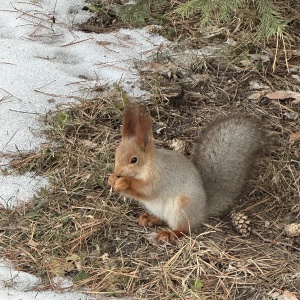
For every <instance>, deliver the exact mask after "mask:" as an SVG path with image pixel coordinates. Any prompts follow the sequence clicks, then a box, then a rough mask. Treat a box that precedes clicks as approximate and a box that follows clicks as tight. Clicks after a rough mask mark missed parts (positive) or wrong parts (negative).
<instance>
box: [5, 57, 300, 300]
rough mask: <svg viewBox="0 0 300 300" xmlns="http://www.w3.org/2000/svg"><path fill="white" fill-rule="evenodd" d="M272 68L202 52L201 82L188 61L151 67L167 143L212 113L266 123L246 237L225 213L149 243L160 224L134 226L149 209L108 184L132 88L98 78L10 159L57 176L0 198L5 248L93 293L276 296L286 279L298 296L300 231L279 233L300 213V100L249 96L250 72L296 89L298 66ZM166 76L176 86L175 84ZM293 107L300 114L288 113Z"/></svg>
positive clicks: (38, 270)
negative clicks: (11, 200)
mask: <svg viewBox="0 0 300 300" xmlns="http://www.w3.org/2000/svg"><path fill="white" fill-rule="evenodd" d="M158 63H160V64H162V65H163V64H164V61H158ZM196 63H198V62H196ZM284 64H285V62H284V61H283V62H282V65H283V66H284ZM270 68H271V64H269V65H268V66H263V68H260V69H259V68H254V67H253V68H251V69H249V68H248V69H245V68H243V69H241V68H237V67H234V66H232V67H228V66H227V67H226V68H223V67H222V64H220V63H218V62H216V61H215V60H212V61H205V67H204V68H200V69H197V72H198V73H197V72H196V73H195V68H194V66H193V67H191V69H190V70H189V72H190V73H193V72H192V70H194V75H195V74H196V75H197V74H198V75H199V74H201V75H205V76H206V77H205V78H206V80H204V81H203V80H201V81H199V82H198V83H197V84H195V83H193V84H191V83H187V82H186V81H185V80H183V79H182V78H186V77H182V76H181V75H182V74H181V73H180V72H178V73H176V74H173V75H172V76H171V78H167V77H166V76H164V75H159V74H158V73H157V72H154V73H152V74H150V73H149V72H147V73H144V74H143V76H144V79H145V80H144V86H145V88H146V89H151V91H152V97H151V100H150V101H149V103H148V107H149V110H150V111H151V114H152V116H153V118H154V120H155V122H154V132H155V139H156V140H157V144H158V145H159V146H161V147H168V146H169V142H170V141H171V140H173V139H175V138H176V139H179V140H182V141H184V142H185V145H186V147H185V152H186V154H187V155H189V150H190V146H191V143H192V140H193V137H194V136H195V135H197V132H198V130H199V128H201V127H203V125H204V124H206V123H208V122H209V121H210V120H212V119H214V118H215V116H216V114H228V113H230V112H232V111H242V112H247V113H249V114H253V115H255V116H257V117H258V118H260V119H262V120H263V122H264V124H266V127H267V128H268V130H269V133H270V134H271V135H272V136H273V138H274V139H273V140H274V142H273V146H272V148H270V149H268V151H267V152H268V153H267V155H266V158H265V160H264V161H263V162H262V163H261V165H260V172H259V176H257V178H255V179H256V180H255V181H253V182H252V188H250V189H249V192H248V193H247V194H246V196H245V197H244V198H243V199H241V201H240V204H239V205H238V206H237V210H239V211H241V212H244V213H246V214H247V215H248V216H249V218H250V219H251V221H252V229H253V233H252V234H251V235H250V237H247V238H243V237H241V236H240V235H239V234H237V233H236V232H235V231H234V230H233V229H232V227H231V225H230V221H229V218H228V216H225V217H222V218H214V219H213V218H212V219H210V220H209V221H208V223H207V224H205V225H203V226H201V228H199V232H195V233H193V234H192V235H191V236H190V237H186V238H184V239H182V240H180V241H179V242H178V244H177V245H176V246H174V245H163V246H156V245H153V244H151V243H149V242H148V240H147V239H146V235H147V233H149V232H151V231H153V229H147V228H140V227H138V226H137V218H138V216H139V214H140V213H141V212H142V211H143V209H142V208H141V207H139V206H138V205H137V204H136V203H135V202H133V201H130V200H129V199H127V200H126V201H125V200H124V199H122V198H118V196H117V195H115V194H111V193H110V190H109V188H108V186H107V183H106V182H107V175H108V174H109V173H110V172H111V171H112V169H113V157H114V149H115V147H116V144H117V143H118V141H119V139H120V130H119V129H120V124H121V108H122V107H123V102H124V101H127V98H126V96H124V95H123V96H122V97H121V95H120V93H119V90H118V89H115V90H111V91H109V92H108V91H107V90H105V89H104V90H103V88H101V87H99V88H98V89H94V90H93V91H91V93H90V95H91V96H90V99H84V100H82V101H81V102H80V103H79V104H78V103H77V104H73V105H71V107H70V108H68V109H60V110H58V111H57V112H55V113H53V114H49V115H47V116H46V118H45V121H46V123H47V125H48V129H47V130H46V132H45V133H46V135H47V137H48V140H49V142H48V143H47V144H45V145H43V146H42V148H41V149H40V151H38V152H37V153H29V154H23V155H21V157H17V158H16V159H15V160H13V162H12V166H13V167H14V169H15V170H17V171H19V172H23V171H28V170H29V171H35V172H37V173H38V174H42V175H46V176H48V177H49V178H50V180H51V185H50V187H49V188H48V189H46V190H43V191H40V192H39V194H38V195H37V196H36V198H35V199H34V200H33V201H32V203H29V204H24V205H23V206H22V207H18V208H15V209H14V210H10V211H7V210H5V209H4V208H2V209H1V210H0V228H1V239H0V246H1V247H2V253H3V254H4V255H5V256H6V257H7V258H9V259H10V260H11V261H13V262H15V263H16V265H17V267H18V268H19V269H20V270H24V271H27V272H30V273H33V274H38V275H41V276H43V277H44V278H45V279H48V280H49V284H50V285H51V284H52V280H51V278H52V277H53V276H55V275H67V276H71V277H72V278H73V280H74V281H75V282H76V286H77V288H78V289H79V290H84V291H88V292H90V293H92V294H93V295H97V294H105V295H115V296H122V295H125V294H126V295H134V296H135V297H137V298H138V299H150V298H151V299H177V298H178V299H268V296H267V295H268V294H269V293H271V292H273V291H279V292H281V291H283V290H285V289H287V290H290V291H292V292H294V293H295V294H296V295H298V296H300V294H299V290H300V267H299V266H300V258H299V257H300V256H299V253H300V252H299V251H300V243H299V237H298V238H297V237H295V238H288V237H286V236H285V235H284V234H283V228H284V225H285V224H286V223H290V222H292V221H294V222H298V223H299V222H300V209H299V196H300V191H299V171H300V163H299V155H300V154H299V141H296V142H295V143H293V144H291V143H289V136H290V134H291V133H293V132H296V131H299V113H300V107H299V104H298V105H295V106H293V105H292V104H291V99H287V100H285V101H277V100H274V101H272V100H268V99H266V98H264V97H262V98H261V99H259V100H257V101H252V100H245V99H246V96H247V95H248V94H251V93H252V91H251V90H250V88H249V87H250V84H249V82H250V81H251V80H254V79H255V80H259V81H260V82H262V83H264V84H266V85H269V86H270V87H271V88H272V89H273V90H277V89H295V90H296V89H297V86H296V85H295V82H293V79H292V78H291V77H290V75H286V77H283V76H282V75H281V74H279V75H278V74H274V73H273V74H272V76H269V75H268V74H269V73H268V70H269V69H270ZM185 76H186V74H185ZM170 86H171V88H172V87H174V89H175V90H176V91H177V92H174V93H173V94H172V93H171V91H170ZM167 87H168V92H167V93H166V89H167ZM178 91H180V92H178ZM170 95H171V96H170ZM290 112H294V113H296V114H297V115H298V118H296V119H295V120H293V119H289V118H288V117H287V116H288V115H287V114H286V113H290ZM297 205H298V208H297ZM264 297H265V298H264Z"/></svg>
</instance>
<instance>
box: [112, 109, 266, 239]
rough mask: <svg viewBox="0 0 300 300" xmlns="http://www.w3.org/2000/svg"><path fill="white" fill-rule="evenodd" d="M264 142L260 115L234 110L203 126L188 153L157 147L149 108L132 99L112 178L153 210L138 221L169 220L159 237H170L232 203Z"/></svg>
mask: <svg viewBox="0 0 300 300" xmlns="http://www.w3.org/2000/svg"><path fill="white" fill-rule="evenodd" d="M264 145H265V134H264V130H263V129H261V126H260V125H259V122H258V121H256V120H255V119H254V118H253V117H250V116H243V115H230V116H226V117H221V118H219V119H217V120H215V121H214V122H213V123H212V124H210V125H209V126H208V127H207V128H205V129H204V130H203V131H202V133H201V135H200V136H199V137H198V138H197V140H196V142H195V144H194V148H193V151H192V154H191V158H190V159H188V158H187V157H185V156H184V155H183V154H181V153H179V152H177V151H172V150H166V149H157V148H156V147H155V144H154V139H153V134H152V119H151V117H150V114H149V112H147V111H146V108H145V107H144V106H143V105H140V104H128V105H126V106H125V108H124V113H123V124H122V139H121V142H120V144H119V145H118V146H117V148H116V153H115V168H114V172H113V173H112V174H110V176H109V179H108V184H109V185H110V186H111V187H112V188H113V189H114V190H115V191H116V192H119V193H120V194H121V195H124V196H129V197H131V198H133V199H135V200H138V201H140V202H142V203H143V204H144V206H145V207H146V209H147V210H148V211H149V212H150V213H143V214H142V215H141V216H140V217H139V221H138V223H139V225H142V226H146V225H149V226H154V225H164V224H166V225H168V226H169V227H170V228H171V230H161V231H159V232H158V233H157V234H156V236H155V239H156V240H158V241H171V242H172V241H175V240H176V239H177V238H180V237H182V236H185V235H187V234H189V233H190V232H191V230H192V229H194V228H195V227H197V226H198V225H200V224H201V223H203V222H204V221H205V220H206V218H207V217H210V216H213V215H217V214H220V213H223V212H225V211H226V210H228V209H229V208H230V207H231V206H232V205H233V204H234V201H235V199H236V198H237V197H239V196H240V194H241V192H242V190H243V187H244V185H245V183H246V181H247V179H248V177H249V174H250V172H251V171H252V168H253V166H254V162H255V160H256V158H257V157H258V155H259V154H260V153H261V152H262V150H263V148H264Z"/></svg>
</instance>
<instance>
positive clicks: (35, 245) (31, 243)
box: [28, 239, 39, 248]
mask: <svg viewBox="0 0 300 300" xmlns="http://www.w3.org/2000/svg"><path fill="white" fill-rule="evenodd" d="M28 245H29V246H30V247H32V248H36V247H37V246H38V245H39V243H37V242H35V241H34V240H32V239H30V240H29V241H28Z"/></svg>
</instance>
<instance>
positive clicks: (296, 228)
mask: <svg viewBox="0 0 300 300" xmlns="http://www.w3.org/2000/svg"><path fill="white" fill-rule="evenodd" d="M284 232H285V234H286V235H287V236H288V237H294V236H300V223H291V224H288V225H286V226H285V228H284Z"/></svg>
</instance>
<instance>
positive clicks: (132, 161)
mask: <svg viewBox="0 0 300 300" xmlns="http://www.w3.org/2000/svg"><path fill="white" fill-rule="evenodd" d="M136 162H137V157H135V156H134V157H132V158H131V160H130V163H131V164H135V163H136Z"/></svg>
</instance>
